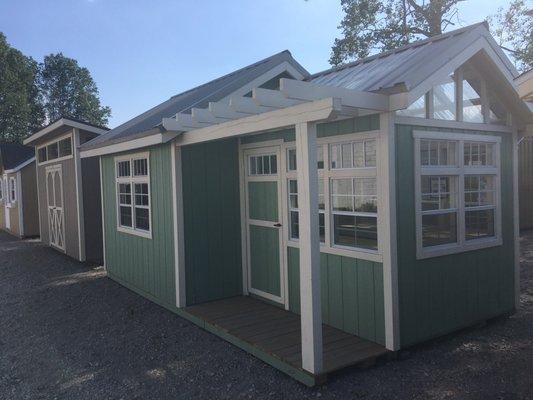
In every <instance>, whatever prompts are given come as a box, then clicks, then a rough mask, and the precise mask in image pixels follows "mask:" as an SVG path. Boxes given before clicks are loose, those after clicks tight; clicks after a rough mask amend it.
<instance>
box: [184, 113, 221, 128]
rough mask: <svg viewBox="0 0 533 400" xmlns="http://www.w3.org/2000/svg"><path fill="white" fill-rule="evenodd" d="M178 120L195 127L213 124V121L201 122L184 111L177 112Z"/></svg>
mask: <svg viewBox="0 0 533 400" xmlns="http://www.w3.org/2000/svg"><path fill="white" fill-rule="evenodd" d="M176 121H178V122H179V123H181V124H182V125H184V126H188V127H191V128H193V129H198V128H204V127H206V126H210V125H213V124H212V123H207V122H199V121H197V120H196V119H195V118H194V117H193V116H192V115H191V114H183V113H178V114H176Z"/></svg>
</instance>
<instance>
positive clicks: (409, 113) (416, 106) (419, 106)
mask: <svg viewBox="0 0 533 400" xmlns="http://www.w3.org/2000/svg"><path fill="white" fill-rule="evenodd" d="M396 114H397V115H402V116H405V117H418V118H426V95H423V96H420V97H419V98H418V99H417V100H415V102H414V103H412V104H411V105H410V106H409V107H407V108H405V109H403V110H398V111H396Z"/></svg>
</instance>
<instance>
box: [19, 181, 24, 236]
mask: <svg viewBox="0 0 533 400" xmlns="http://www.w3.org/2000/svg"><path fill="white" fill-rule="evenodd" d="M17 199H18V203H19V206H18V214H19V236H20V237H24V203H23V201H22V200H23V199H22V173H21V172H20V171H18V172H17Z"/></svg>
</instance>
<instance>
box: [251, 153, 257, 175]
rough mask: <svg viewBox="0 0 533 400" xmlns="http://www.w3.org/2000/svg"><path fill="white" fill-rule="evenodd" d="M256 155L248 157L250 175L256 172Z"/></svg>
mask: <svg viewBox="0 0 533 400" xmlns="http://www.w3.org/2000/svg"><path fill="white" fill-rule="evenodd" d="M256 158H257V157H250V175H256V174H257V162H256Z"/></svg>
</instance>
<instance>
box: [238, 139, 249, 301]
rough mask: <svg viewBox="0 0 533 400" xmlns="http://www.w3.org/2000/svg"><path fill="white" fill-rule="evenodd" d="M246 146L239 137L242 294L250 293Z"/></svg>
mask: <svg viewBox="0 0 533 400" xmlns="http://www.w3.org/2000/svg"><path fill="white" fill-rule="evenodd" d="M244 148H245V147H244V146H243V145H242V143H241V140H240V139H239V199H240V211H241V263H242V294H243V295H245V296H247V295H248V251H247V249H248V235H247V232H248V230H247V228H246V227H247V222H246V216H247V201H246V186H245V185H246V183H245V176H246V168H245V166H246V164H245V162H246V158H245V157H244Z"/></svg>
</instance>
